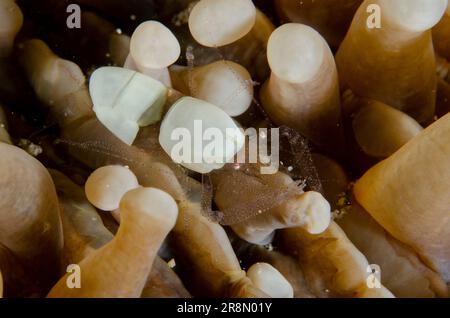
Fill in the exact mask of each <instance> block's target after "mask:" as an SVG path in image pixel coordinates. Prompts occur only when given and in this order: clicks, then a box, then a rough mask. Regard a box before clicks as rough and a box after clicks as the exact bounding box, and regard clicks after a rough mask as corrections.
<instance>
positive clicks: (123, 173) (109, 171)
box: [85, 166, 139, 211]
mask: <svg viewBox="0 0 450 318" xmlns="http://www.w3.org/2000/svg"><path fill="white" fill-rule="evenodd" d="M138 187H139V183H138V180H137V178H136V176H135V175H134V173H133V172H132V171H131V170H130V169H128V168H126V167H123V166H105V167H101V168H99V169H97V170H95V171H94V172H93V173H92V174H91V175H90V176H89V178H88V179H87V181H86V184H85V192H86V197H87V198H88V200H89V202H90V203H91V204H92V205H94V206H95V207H96V208H98V209H100V210H103V211H114V210H117V209H118V208H119V204H120V200H121V199H122V197H123V196H124V194H125V193H127V192H128V191H130V190H132V189H136V188H138Z"/></svg>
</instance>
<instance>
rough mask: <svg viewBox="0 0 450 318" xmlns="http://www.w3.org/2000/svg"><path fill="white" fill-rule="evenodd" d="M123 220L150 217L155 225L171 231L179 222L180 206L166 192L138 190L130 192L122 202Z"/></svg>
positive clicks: (148, 189)
mask: <svg viewBox="0 0 450 318" xmlns="http://www.w3.org/2000/svg"><path fill="white" fill-rule="evenodd" d="M120 211H121V213H122V218H123V219H124V220H125V218H126V217H127V216H128V217H129V216H131V214H132V215H133V216H137V217H150V218H151V219H152V222H154V224H155V225H156V224H157V225H158V227H159V228H160V229H162V230H165V231H170V230H171V229H172V228H173V227H174V226H175V223H176V221H177V217H178V206H177V203H176V202H175V200H174V199H173V198H172V197H171V196H170V195H169V194H168V193H166V192H164V191H162V190H159V189H156V188H143V187H142V188H137V189H134V190H131V191H128V192H127V193H126V194H125V195H124V196H123V198H122V200H121V201H120Z"/></svg>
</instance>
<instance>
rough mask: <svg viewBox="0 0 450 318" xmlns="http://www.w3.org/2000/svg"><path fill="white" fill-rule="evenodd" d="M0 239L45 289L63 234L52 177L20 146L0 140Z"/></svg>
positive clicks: (58, 261) (57, 261) (55, 270)
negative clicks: (0, 176)
mask: <svg viewBox="0 0 450 318" xmlns="http://www.w3.org/2000/svg"><path fill="white" fill-rule="evenodd" d="M0 153H1V154H2V155H1V156H0V170H1V173H0V174H1V175H2V178H1V179H0V242H1V244H3V245H4V246H5V247H7V248H8V249H9V250H10V251H11V252H12V253H14V255H16V256H17V257H18V259H19V260H20V261H21V262H24V263H26V264H27V266H28V267H29V268H30V270H32V271H33V273H35V275H36V280H37V281H38V284H39V286H40V288H41V291H43V292H45V291H46V289H47V288H49V287H50V286H51V284H53V283H54V281H55V279H57V277H58V275H59V271H60V264H61V253H62V248H63V236H62V235H63V234H62V226H61V219H60V211H59V206H58V198H57V195H56V190H55V186H54V184H53V181H52V179H51V177H50V175H49V173H48V172H47V170H46V169H45V167H44V166H43V165H42V164H41V163H40V162H39V161H37V160H36V159H35V158H33V157H32V156H30V155H29V154H27V153H26V152H25V151H23V150H22V149H20V148H17V147H15V146H12V145H8V144H5V143H1V142H0Z"/></svg>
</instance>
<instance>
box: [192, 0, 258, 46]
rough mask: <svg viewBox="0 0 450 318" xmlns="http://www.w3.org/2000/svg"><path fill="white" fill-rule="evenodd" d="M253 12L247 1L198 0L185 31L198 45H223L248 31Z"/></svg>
mask: <svg viewBox="0 0 450 318" xmlns="http://www.w3.org/2000/svg"><path fill="white" fill-rule="evenodd" d="M256 12H257V11H256V7H255V5H254V4H253V2H252V1H250V0H201V1H199V2H198V3H197V4H196V5H195V6H194V8H193V9H192V11H191V14H190V15H189V21H188V23H189V30H190V31H191V34H192V36H193V37H194V39H195V40H196V41H197V42H198V43H200V44H201V45H204V46H207V47H219V46H224V45H227V44H231V43H233V42H235V41H237V40H239V39H241V38H242V37H244V36H245V35H246V34H247V33H249V32H250V31H251V29H252V28H253V26H254V25H255V22H256Z"/></svg>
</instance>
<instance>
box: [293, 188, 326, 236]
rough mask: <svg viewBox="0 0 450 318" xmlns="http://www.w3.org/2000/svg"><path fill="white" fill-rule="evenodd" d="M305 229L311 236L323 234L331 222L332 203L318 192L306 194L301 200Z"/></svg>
mask: <svg viewBox="0 0 450 318" xmlns="http://www.w3.org/2000/svg"><path fill="white" fill-rule="evenodd" d="M299 203H300V205H301V208H300V209H301V210H302V211H303V212H302V214H303V219H304V223H303V226H302V227H303V228H304V229H305V230H306V231H307V232H308V233H310V234H320V233H323V232H324V231H325V230H326V229H327V228H328V227H329V226H330V222H331V206H330V203H328V201H327V200H326V199H325V198H324V197H323V196H322V195H321V194H320V193H318V192H314V191H311V192H306V193H304V194H303V195H302V196H301V197H300V198H299Z"/></svg>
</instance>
